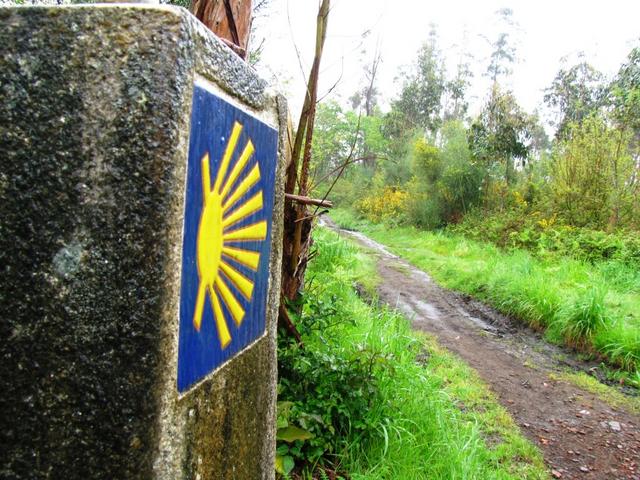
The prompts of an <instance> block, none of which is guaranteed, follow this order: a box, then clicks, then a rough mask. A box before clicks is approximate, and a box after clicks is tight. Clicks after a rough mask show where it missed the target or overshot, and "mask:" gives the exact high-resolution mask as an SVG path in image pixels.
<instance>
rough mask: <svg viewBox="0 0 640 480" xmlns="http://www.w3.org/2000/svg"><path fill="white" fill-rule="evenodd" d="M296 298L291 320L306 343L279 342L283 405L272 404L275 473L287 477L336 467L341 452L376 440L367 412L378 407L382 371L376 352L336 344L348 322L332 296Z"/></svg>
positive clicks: (284, 339) (283, 339) (381, 360)
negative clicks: (298, 303) (297, 308)
mask: <svg viewBox="0 0 640 480" xmlns="http://www.w3.org/2000/svg"><path fill="white" fill-rule="evenodd" d="M302 298H303V303H304V305H303V309H302V313H301V315H300V316H299V317H296V318H294V320H295V323H296V325H297V327H298V328H299V330H300V332H301V335H302V338H303V339H309V341H308V342H307V341H305V347H304V348H301V347H300V346H299V345H298V344H297V342H295V341H293V340H292V339H291V337H281V338H280V339H279V346H278V349H279V355H278V371H279V377H280V380H279V384H278V395H279V398H283V399H286V400H284V401H280V402H279V403H278V406H279V409H278V434H277V439H278V446H277V450H276V454H277V456H278V459H279V460H278V468H279V469H281V471H280V470H279V471H280V473H290V472H291V470H292V469H293V467H294V463H297V464H298V465H299V466H300V467H301V468H307V469H309V470H311V471H313V470H314V469H315V468H316V466H319V465H325V466H328V465H329V464H333V463H336V462H337V463H339V456H340V454H341V452H342V451H343V450H344V449H345V448H347V446H348V447H349V448H350V449H353V448H357V445H358V443H361V442H365V441H367V440H368V439H369V438H371V437H372V436H374V435H378V434H379V428H378V427H379V426H378V423H377V420H376V418H372V417H371V416H370V415H369V410H370V408H371V406H372V405H373V404H376V403H380V400H379V389H378V386H377V381H376V378H377V377H376V372H378V371H379V370H380V369H381V368H387V367H388V364H387V362H386V358H385V357H384V356H382V355H381V354H380V353H379V352H376V351H372V350H370V349H367V348H365V347H363V346H361V345H353V346H351V347H349V348H347V347H345V346H343V345H341V344H340V342H339V341H338V338H337V336H338V335H339V329H337V328H336V327H339V326H340V325H344V324H346V323H349V322H352V319H350V318H348V317H346V316H345V313H344V312H343V311H342V310H341V309H340V307H339V305H340V299H339V298H338V297H337V296H335V295H331V294H329V295H328V294H327V292H324V293H323V294H322V295H320V296H316V295H306V296H303V297H302ZM323 298H324V299H323ZM311 338H314V339H315V340H316V341H313V340H311ZM317 340H319V341H317ZM327 462H328V463H327ZM305 466H306V467H305ZM333 467H334V468H337V466H335V465H333Z"/></svg>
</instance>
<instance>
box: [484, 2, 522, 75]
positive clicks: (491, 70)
mask: <svg viewBox="0 0 640 480" xmlns="http://www.w3.org/2000/svg"><path fill="white" fill-rule="evenodd" d="M496 18H497V20H498V22H499V23H500V24H501V28H500V29H501V30H502V31H501V32H500V33H498V36H497V37H496V39H495V40H494V41H493V42H491V56H490V60H489V65H488V66H487V76H488V77H489V78H491V81H492V83H493V86H494V87H495V86H496V84H497V82H498V80H499V78H500V76H505V77H507V76H509V75H510V74H511V73H512V71H511V65H513V63H515V61H516V49H515V46H514V45H513V43H512V41H511V39H510V36H511V35H512V31H513V29H514V27H515V23H514V21H513V10H511V9H510V8H501V9H499V10H497V11H496Z"/></svg>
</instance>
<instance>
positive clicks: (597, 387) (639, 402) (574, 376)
mask: <svg viewBox="0 0 640 480" xmlns="http://www.w3.org/2000/svg"><path fill="white" fill-rule="evenodd" d="M549 377H550V378H551V379H552V380H564V381H565V382H569V383H573V384H574V385H577V386H578V387H580V388H582V389H583V390H586V391H587V392H591V393H593V394H595V395H597V396H598V397H599V398H600V399H601V400H602V401H603V402H605V403H607V404H609V405H611V406H612V407H614V408H624V409H625V410H627V411H629V412H632V413H635V414H636V415H640V398H639V397H630V396H628V395H624V394H623V393H620V392H619V391H618V390H616V389H615V388H613V387H610V386H608V385H605V384H603V383H600V382H599V381H598V380H597V379H595V378H593V377H592V376H590V375H587V374H586V373H584V372H563V373H561V374H550V375H549Z"/></svg>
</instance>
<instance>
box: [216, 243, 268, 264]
mask: <svg viewBox="0 0 640 480" xmlns="http://www.w3.org/2000/svg"><path fill="white" fill-rule="evenodd" d="M222 254H223V255H226V256H227V257H229V258H232V259H234V260H235V261H236V262H238V263H241V264H242V265H244V266H245V267H249V268H250V269H251V270H257V269H258V264H259V263H260V254H259V253H258V252H253V251H251V250H245V249H243V248H234V247H227V246H225V247H222Z"/></svg>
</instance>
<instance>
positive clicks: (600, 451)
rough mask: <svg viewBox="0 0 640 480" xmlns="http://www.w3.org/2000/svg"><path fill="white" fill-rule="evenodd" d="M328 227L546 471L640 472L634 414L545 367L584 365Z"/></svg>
mask: <svg viewBox="0 0 640 480" xmlns="http://www.w3.org/2000/svg"><path fill="white" fill-rule="evenodd" d="M325 223H326V225H327V226H328V227H330V228H332V229H333V230H335V231H337V232H339V233H340V234H341V235H344V236H348V237H349V238H352V239H354V240H355V241H356V242H358V243H359V244H360V245H362V246H363V247H365V248H366V249H368V250H369V251H371V252H372V254H374V255H375V257H376V258H377V268H378V273H379V274H380V277H381V279H382V282H381V284H380V286H379V287H378V295H379V298H380V300H381V301H382V302H384V303H386V304H388V305H390V306H392V307H394V308H396V309H397V310H399V311H401V312H402V313H403V314H404V315H405V316H406V317H407V318H409V319H410V320H411V322H412V325H413V327H414V328H415V329H417V330H421V331H424V332H428V333H430V334H432V335H434V336H435V337H436V338H437V339H438V342H439V343H440V344H441V345H442V346H444V347H446V348H447V349H449V350H450V351H452V352H454V353H456V354H457V355H458V356H460V357H461V358H462V359H463V360H465V361H466V362H467V363H468V364H469V365H470V366H471V367H473V368H474V369H475V370H476V371H477V372H478V373H479V375H480V377H481V378H482V379H483V380H484V381H485V382H486V383H487V384H488V385H489V387H490V388H491V390H492V391H493V392H494V393H495V394H496V396H497V398H498V400H499V401H500V403H501V404H502V405H503V406H504V407H505V408H506V409H507V410H508V411H509V413H510V414H511V415H512V417H513V418H514V420H515V421H516V423H517V424H518V426H519V427H520V429H521V430H522V432H523V433H524V434H525V435H526V436H527V437H528V438H529V439H530V440H531V441H532V442H533V443H534V444H536V445H537V446H538V447H539V448H540V449H541V450H542V452H543V455H544V458H545V461H546V463H547V465H548V466H549V469H550V471H551V472H552V476H554V477H555V478H563V479H589V480H591V479H594V480H595V479H602V480H604V479H607V480H609V479H629V480H640V417H639V416H637V415H634V414H631V413H629V412H626V411H624V410H623V409H621V408H613V407H611V406H609V405H608V404H606V403H604V402H602V401H601V400H600V399H599V398H598V397H597V396H596V395H594V394H592V393H590V392H587V391H585V390H582V389H580V388H579V387H577V386H575V385H573V384H571V383H567V382H564V381H558V380H552V379H551V378H550V374H552V373H557V372H559V371H562V370H563V369H566V368H567V366H569V367H574V368H580V367H582V368H584V365H580V364H579V362H578V361H577V360H572V359H571V358H569V357H567V355H566V354H565V352H563V351H562V350H561V349H560V348H558V347H555V346H553V345H549V344H548V343H546V342H545V341H544V340H543V339H541V337H540V335H539V334H537V333H535V332H533V331H532V330H530V329H528V328H526V327H524V326H522V325H521V324H518V323H516V322H514V321H512V320H511V319H509V318H507V317H505V316H504V315H501V314H500V313H498V312H496V311H495V310H493V309H492V308H490V307H488V306H486V305H484V304H482V303H480V302H477V301H475V300H472V299H470V298H469V297H468V296H464V295H460V294H458V293H455V292H452V291H449V290H446V289H444V288H441V287H440V286H438V285H437V284H436V283H435V282H434V281H433V280H432V279H431V277H429V275H427V274H426V273H424V272H423V271H421V270H419V269H417V268H415V267H414V266H412V265H410V264H409V263H408V262H406V261H405V260H403V259H401V258H399V257H397V256H396V255H393V254H392V253H390V252H389V251H388V250H387V249H386V248H385V247H384V246H383V245H380V244H379V243H377V242H375V241H373V240H371V239H370V238H368V237H366V236H365V235H363V234H361V233H359V232H353V231H347V230H342V229H340V228H338V227H337V226H336V225H335V224H334V223H332V222H331V221H330V220H328V219H326V220H325Z"/></svg>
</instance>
